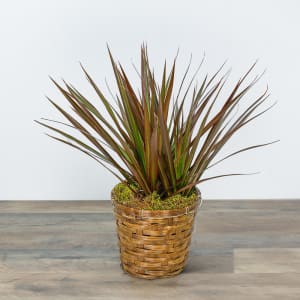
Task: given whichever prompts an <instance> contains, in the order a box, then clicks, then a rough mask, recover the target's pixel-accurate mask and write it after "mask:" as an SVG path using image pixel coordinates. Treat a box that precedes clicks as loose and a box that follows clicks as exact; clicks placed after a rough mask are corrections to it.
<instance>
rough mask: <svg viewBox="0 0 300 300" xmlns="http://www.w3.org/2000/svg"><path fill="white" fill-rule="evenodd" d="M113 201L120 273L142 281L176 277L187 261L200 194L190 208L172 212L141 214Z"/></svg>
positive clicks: (162, 211)
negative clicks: (122, 272) (121, 271)
mask: <svg viewBox="0 0 300 300" xmlns="http://www.w3.org/2000/svg"><path fill="white" fill-rule="evenodd" d="M112 200H113V206H114V214H115V219H116V224H117V233H118V239H119V246H120V259H121V267H122V268H123V270H124V271H125V272H127V273H129V274H130V275H133V276H136V277H140V278H145V279H155V278H164V277H172V276H175V275H177V274H179V273H180V272H181V271H182V270H183V268H184V266H185V263H186V261H187V257H188V252H189V245H190V242H191V234H192V231H193V224H194V219H195V215H196V212H197V208H198V205H199V203H200V193H199V198H198V200H197V201H196V202H195V203H194V204H193V205H192V206H189V207H185V208H180V209H173V210H154V211H153V210H140V209H136V208H130V207H127V206H124V205H121V204H119V203H118V202H116V201H115V200H114V199H113V197H112Z"/></svg>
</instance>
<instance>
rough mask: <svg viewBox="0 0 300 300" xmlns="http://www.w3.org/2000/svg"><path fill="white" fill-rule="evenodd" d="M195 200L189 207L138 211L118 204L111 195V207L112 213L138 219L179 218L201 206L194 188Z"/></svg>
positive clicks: (138, 209) (198, 193) (200, 200)
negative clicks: (112, 208)
mask: <svg viewBox="0 0 300 300" xmlns="http://www.w3.org/2000/svg"><path fill="white" fill-rule="evenodd" d="M196 192H197V199H196V201H195V202H194V203H193V204H192V205H189V206H186V207H182V208H175V209H157V210H150V209H140V208H135V207H129V206H126V205H123V204H120V203H118V202H117V201H116V200H115V199H114V197H113V195H111V200H112V205H113V207H114V211H116V210H121V211H122V212H123V213H127V214H129V215H131V216H140V217H171V216H181V215H186V214H189V213H192V212H194V211H195V210H197V209H198V207H200V206H201V205H202V202H203V200H202V198H201V192H200V190H199V189H198V188H197V187H196Z"/></svg>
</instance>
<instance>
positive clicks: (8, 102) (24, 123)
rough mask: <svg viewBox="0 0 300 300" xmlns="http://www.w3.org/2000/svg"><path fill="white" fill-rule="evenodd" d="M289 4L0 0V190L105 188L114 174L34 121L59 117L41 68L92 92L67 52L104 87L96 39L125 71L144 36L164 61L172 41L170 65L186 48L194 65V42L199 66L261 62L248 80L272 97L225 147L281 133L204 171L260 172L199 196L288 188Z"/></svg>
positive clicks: (75, 193) (297, 38) (294, 70)
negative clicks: (257, 79) (258, 76)
mask: <svg viewBox="0 0 300 300" xmlns="http://www.w3.org/2000/svg"><path fill="white" fill-rule="evenodd" d="M299 11H300V2H299V1H296V0H295V1H292V0H287V1H275V0H272V1H271V0H270V1H267V0H265V1H261V0H260V1H259V0H253V1H238V0H236V1H232V0H227V1H221V0H220V1H215V0H210V1H196V0H195V1H189V0H187V1H174V0H167V1H166V0H165V1H158V0H152V1H137V0H135V1H121V0H120V1H116V0H110V1H99V0H98V1H92V0H89V1H75V0H70V1H67V0H59V1H58V0H51V1H38V0H36V1H33V0H27V1H21V0H20V1H1V9H0V38H1V46H0V54H1V67H0V88H1V93H0V101H1V102H0V103H1V110H0V111H1V117H0V128H1V132H0V137H1V147H0V200H18V199H19V200H25V199H33V200H49V199H53V200H70V199H75V200H78V199H92V200H93V199H108V198H109V193H110V189H111V188H112V186H113V185H114V184H115V183H116V182H117V180H116V179H115V178H114V177H113V176H112V175H111V174H109V173H108V172H107V171H106V170H104V169H102V168H101V167H100V166H98V165H97V164H96V163H94V162H93V161H92V160H91V159H89V158H88V157H85V156H84V155H83V154H81V153H79V152H76V151H75V150H72V149H71V148H68V147H67V146H64V145H61V144H59V143H57V142H55V141H52V140H50V139H49V138H48V137H46V136H45V135H43V134H42V133H43V132H44V131H45V130H44V129H43V128H41V127H39V126H37V125H36V124H34V122H33V120H34V119H38V118H40V117H50V118H56V119H61V118H60V116H58V114H57V113H56V112H55V111H54V109H53V108H52V107H50V104H49V103H47V102H46V100H45V97H44V95H45V94H47V95H49V96H51V97H52V98H54V99H55V100H56V101H57V102H58V103H60V104H63V103H64V100H63V98H62V97H61V96H59V94H58V93H57V91H56V90H55V88H54V86H53V85H52V84H51V83H50V80H49V78H48V75H52V76H54V77H55V78H56V79H58V80H60V78H61V77H63V78H65V79H67V80H68V81H71V82H72V83H74V85H75V86H78V87H79V89H81V90H84V91H86V94H87V95H92V96H93V97H94V95H93V94H92V93H91V91H90V89H89V87H88V85H87V83H86V81H85V78H84V76H83V74H82V72H81V70H80V68H79V64H78V61H81V62H82V63H83V64H84V65H85V66H86V68H87V69H88V70H89V71H90V73H91V74H92V75H93V76H94V77H95V78H96V79H97V82H98V83H99V84H100V86H102V87H104V89H105V78H107V79H108V81H109V82H113V81H112V71H111V67H110V64H109V61H108V55H107V51H106V42H108V43H109V45H110V47H111V49H112V51H113V54H114V56H115V57H116V58H118V59H119V60H120V61H121V62H122V63H124V65H125V67H126V69H127V70H128V72H129V73H130V76H131V77H134V78H135V76H136V75H135V72H134V71H133V68H132V66H131V63H132V62H134V63H135V64H137V65H138V64H139V50H140V49H139V47H140V44H141V43H142V42H143V41H145V42H147V43H148V50H149V55H150V60H151V62H152V64H153V65H159V66H160V65H161V64H162V62H163V59H164V58H165V57H167V58H169V59H170V60H171V59H172V58H173V57H174V55H175V54H176V51H177V48H178V47H179V48H180V55H179V62H180V63H179V66H178V72H179V74H180V73H182V71H183V68H184V66H185V64H186V62H187V61H188V58H189V55H190V53H193V61H194V67H196V65H197V63H198V62H200V60H201V58H202V55H203V53H204V52H205V53H206V63H205V67H204V70H205V71H210V72H213V71H214V70H215V69H216V67H217V66H218V65H220V64H221V63H222V62H223V61H224V60H226V59H228V66H232V67H233V78H237V76H238V75H240V74H241V73H242V72H244V71H245V70H246V69H247V68H248V67H249V66H250V64H251V63H252V62H253V61H254V60H255V59H257V58H258V59H259V64H258V67H257V72H260V71H262V70H263V69H265V68H266V69H267V73H266V75H265V77H264V78H263V79H262V81H261V84H260V85H258V86H257V88H256V91H257V92H259V91H262V90H263V88H264V87H265V86H266V84H267V83H268V84H269V87H270V91H271V94H272V95H271V100H272V101H278V104H277V106H276V107H275V108H274V109H273V110H272V111H271V112H269V113H268V114H266V115H265V117H264V118H263V119H261V120H260V121H258V122H257V123H256V124H255V126H249V128H247V129H245V131H244V135H243V134H242V135H239V136H237V137H236V138H235V139H234V140H232V142H231V144H230V146H229V147H228V148H227V150H230V149H237V147H238V146H239V145H242V146H248V145H249V144H252V143H261V142H266V141H270V140H275V139H280V140H281V141H280V143H278V144H275V145H273V146H271V147H268V148H264V149H261V150H254V151H253V152H251V153H248V154H244V155H241V156H239V157H236V158H234V159H232V160H231V161H228V162H227V163H224V164H222V165H220V167H219V168H218V169H216V170H214V172H222V173H224V172H228V170H229V171H233V172H239V171H245V172H252V171H262V173H261V174H259V175H255V176H247V177H234V178H233V177H232V178H228V179H221V180H217V181H214V182H208V183H205V184H203V185H202V186H200V188H201V190H202V194H203V196H204V198H209V199H249V198H251V199H254V198H259V199H263V198H299V197H300V189H299V165H300V164H299V163H300V158H299V157H300V155H299V150H300V149H299V148H300V147H299V146H300V142H299V133H298V130H299V129H300V126H299V123H300V121H299V111H300V104H299V103H300V99H299V78H300V77H299V70H300V55H299V53H300V34H299V33H300V32H299V30H300V18H299ZM160 70H161V67H158V71H160ZM201 76H203V73H200V74H199V78H201ZM94 98H95V97H94ZM61 120H62V119H61ZM211 174H214V173H213V172H212V173H211ZM211 174H209V175H211Z"/></svg>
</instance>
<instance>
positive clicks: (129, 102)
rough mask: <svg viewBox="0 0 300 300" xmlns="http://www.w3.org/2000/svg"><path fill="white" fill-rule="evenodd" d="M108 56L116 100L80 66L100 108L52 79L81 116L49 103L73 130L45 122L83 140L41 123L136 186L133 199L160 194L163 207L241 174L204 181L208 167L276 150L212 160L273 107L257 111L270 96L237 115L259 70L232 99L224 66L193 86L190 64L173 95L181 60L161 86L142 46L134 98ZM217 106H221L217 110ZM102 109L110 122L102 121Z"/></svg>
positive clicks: (244, 79)
mask: <svg viewBox="0 0 300 300" xmlns="http://www.w3.org/2000/svg"><path fill="white" fill-rule="evenodd" d="M108 52H109V56H110V60H111V64H112V68H113V71H114V76H115V80H116V83H117V87H118V92H117V95H116V96H114V95H113V94H112V93H111V98H112V99H109V98H107V97H106V96H105V95H104V93H103V92H102V90H101V89H100V88H99V87H98V85H97V84H96V83H95V81H94V79H92V77H91V76H90V75H89V73H88V72H87V71H86V70H85V69H84V68H83V67H82V66H81V67H82V70H83V72H84V73H85V75H86V77H87V80H88V82H89V83H90V85H91V87H92V88H93V89H94V91H95V92H96V95H97V98H99V99H98V100H97V101H98V102H95V101H93V103H92V101H90V100H89V99H87V98H86V97H85V96H84V95H83V94H82V93H81V92H80V91H78V90H77V89H76V88H75V87H74V86H73V85H71V84H69V83H66V82H64V86H62V85H60V84H58V83H57V82H56V81H55V80H53V79H52V81H53V82H54V84H55V85H56V87H57V88H58V89H59V91H60V92H61V93H62V95H63V96H64V98H65V99H66V100H67V102H68V103H69V104H70V105H71V107H72V109H73V112H74V113H75V115H76V117H75V116H73V115H71V114H70V113H69V112H67V111H66V110H64V109H63V108H62V107H61V106H60V105H58V104H57V103H55V102H54V101H52V100H51V99H49V98H48V100H49V101H50V102H51V104H53V106H54V107H55V108H56V109H57V110H58V111H59V112H60V113H61V114H62V115H63V116H64V117H65V118H66V119H67V120H68V122H69V123H68V124H67V123H64V122H60V121H54V120H49V119H44V118H43V120H44V121H47V122H48V121H52V122H55V123H56V124H59V125H64V126H67V127H66V128H69V129H70V128H71V130H74V129H75V130H76V131H78V133H79V134H80V135H81V136H82V137H83V138H84V139H80V138H78V137H77V135H74V134H71V133H68V132H67V131H65V130H62V129H60V128H58V127H53V126H50V125H49V123H46V122H40V121H37V123H39V124H41V125H43V126H45V127H47V128H48V129H51V130H52V131H54V132H55V133H56V134H58V136H57V135H56V136H53V135H49V136H50V137H52V138H53V139H55V140H57V141H60V142H63V143H65V144H67V145H70V146H71V147H73V148H76V149H78V150H80V151H82V152H83V153H85V154H87V155H88V156H90V157H92V158H93V159H95V160H96V161H97V162H98V163H100V164H101V165H102V166H104V167H105V168H107V169H108V170H109V171H111V172H112V173H113V174H114V175H115V176H116V177H117V178H118V179H119V180H120V181H123V182H126V183H128V184H129V186H132V185H135V186H136V187H137V189H135V192H136V191H138V192H139V193H140V195H144V196H147V195H150V194H151V193H153V192H156V193H158V195H159V196H160V198H161V199H162V200H163V199H164V198H167V197H169V196H171V195H175V194H181V195H186V196H188V195H190V194H191V193H192V192H193V191H194V189H195V186H196V185H197V184H199V183H202V182H204V181H207V180H211V179H215V178H219V177H224V176H234V175H244V174H243V173H230V174H216V175H215V176H213V177H208V178H205V177H203V175H204V173H205V171H206V170H207V169H208V168H210V167H212V166H214V165H216V164H217V163H219V162H221V161H223V160H225V159H228V158H230V157H232V156H234V155H236V154H239V153H241V152H244V151H248V150H251V149H254V148H258V147H262V146H266V145H269V144H271V143H273V142H271V143H264V144H259V145H253V146H249V147H246V148H242V149H240V150H238V151H235V152H234V153H231V154H229V155H226V156H225V157H223V158H221V159H219V160H217V161H216V160H215V159H216V157H217V155H218V154H219V152H220V150H221V149H222V148H223V146H224V145H225V144H227V142H228V141H229V140H230V139H231V138H232V137H233V136H234V135H235V133H236V132H238V131H239V130H240V129H242V128H243V127H244V126H245V125H247V124H249V123H250V122H252V121H253V120H255V119H256V118H258V117H260V116H261V115H262V114H264V113H265V112H266V111H268V110H269V109H270V108H271V107H272V106H273V105H271V106H268V107H267V108H264V109H260V108H261V106H262V104H263V103H264V102H265V101H266V99H267V98H268V96H269V95H268V89H266V90H265V91H264V92H262V93H261V94H260V95H259V96H258V97H256V98H254V99H253V100H252V101H250V104H247V106H246V108H244V110H243V111H241V112H240V113H238V114H237V113H236V112H237V106H238V104H239V103H240V102H241V101H242V100H243V99H244V98H245V95H246V94H247V93H248V92H249V90H250V89H251V88H252V87H253V86H254V85H255V84H256V83H257V81H258V80H259V78H260V76H255V77H254V78H252V79H251V80H250V81H249V79H248V78H249V76H250V74H251V71H253V69H254V67H255V64H253V65H252V66H251V68H250V69H249V70H248V71H247V72H246V73H245V74H244V75H243V76H242V77H241V78H240V79H239V80H238V81H237V82H236V84H235V85H234V87H233V88H232V90H231V91H230V93H229V94H228V95H227V96H222V97H221V94H220V93H221V91H222V89H223V87H224V84H225V83H226V80H227V78H228V72H226V73H225V74H224V75H222V76H221V75H220V73H221V72H222V70H223V66H224V65H222V66H221V67H220V69H219V70H218V71H217V72H216V73H215V74H213V75H212V76H208V75H206V76H205V77H204V78H203V80H202V81H201V83H200V85H198V87H197V85H195V87H193V86H192V85H193V83H194V80H195V77H196V74H197V72H198V70H199V68H200V67H199V68H198V70H197V72H196V73H194V74H193V76H192V79H191V80H189V81H188V82H186V81H187V76H188V74H189V70H190V65H191V62H190V63H189V64H188V66H187V68H186V70H185V73H184V74H183V76H182V78H181V80H180V81H179V83H180V84H179V86H178V89H177V91H176V92H175V91H174V81H175V66H176V58H175V59H174V62H173V64H172V67H171V68H170V71H169V72H168V71H167V67H166V63H165V64H164V67H163V73H162V76H161V77H162V78H161V79H160V80H157V79H156V78H155V77H154V72H153V71H152V69H151V67H150V65H149V60H148V54H147V48H146V46H144V45H142V47H141V68H140V71H138V75H139V77H140V83H141V86H140V90H139V91H136V90H135V89H134V87H133V86H132V84H131V83H130V80H129V79H128V77H127V75H126V73H125V71H124V69H123V67H122V66H121V65H120V64H119V63H117V62H116V61H115V60H114V58H113V57H112V54H111V52H110V50H109V49H108ZM202 62H203V61H202ZM201 65H202V63H201V64H200V66H201ZM247 81H248V83H246V82H247ZM184 86H185V88H184ZM112 100H113V101H112ZM216 103H219V106H220V107H219V108H218V109H216V107H217V106H216ZM100 104H101V106H102V108H101V109H100V108H99V105H100ZM103 110H104V111H106V114H107V115H108V116H109V117H110V120H108V119H107V116H104V115H103Z"/></svg>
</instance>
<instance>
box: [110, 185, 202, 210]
mask: <svg viewBox="0 0 300 300" xmlns="http://www.w3.org/2000/svg"><path fill="white" fill-rule="evenodd" d="M137 191H138V188H137V187H136V186H134V185H130V187H129V186H128V185H127V184H126V183H119V184H117V185H116V186H115V187H114V189H113V191H112V194H113V198H114V199H115V200H116V201H117V202H118V203H121V204H123V205H126V206H129V207H135V208H140V209H147V210H164V209H176V208H183V207H187V206H190V205H192V204H193V203H194V202H195V201H196V199H197V194H196V193H193V194H191V195H190V196H183V195H180V194H177V195H174V196H171V197H168V198H165V199H161V198H160V196H159V194H158V193H157V192H153V193H152V194H151V195H147V196H146V197H139V196H138V195H137Z"/></svg>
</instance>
